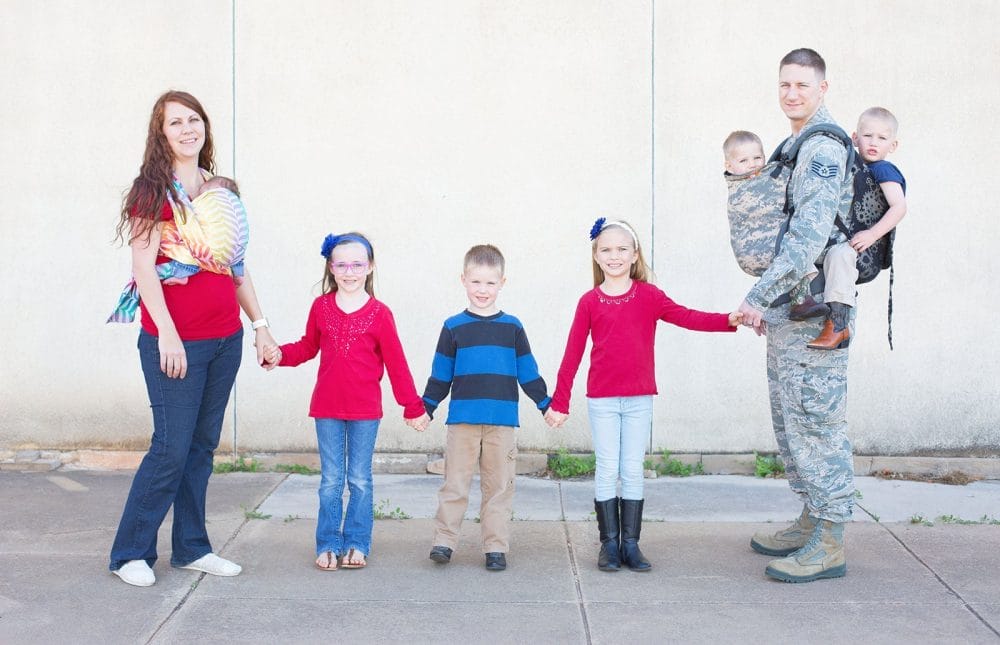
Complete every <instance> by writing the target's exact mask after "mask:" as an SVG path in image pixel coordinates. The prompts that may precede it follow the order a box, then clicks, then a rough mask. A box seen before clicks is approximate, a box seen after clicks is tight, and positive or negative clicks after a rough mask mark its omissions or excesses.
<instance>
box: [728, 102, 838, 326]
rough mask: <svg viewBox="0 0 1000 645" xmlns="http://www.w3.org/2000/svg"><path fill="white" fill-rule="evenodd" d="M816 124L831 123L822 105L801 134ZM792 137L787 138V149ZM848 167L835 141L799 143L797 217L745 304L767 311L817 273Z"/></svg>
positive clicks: (795, 192)
mask: <svg viewBox="0 0 1000 645" xmlns="http://www.w3.org/2000/svg"><path fill="white" fill-rule="evenodd" d="M817 123H835V122H834V120H833V117H831V116H830V112H829V111H828V110H827V109H826V106H825V105H821V106H820V108H819V109H818V110H817V111H816V114H814V115H813V116H812V118H811V119H809V121H808V122H807V123H806V124H805V125H804V126H803V127H802V130H800V132H803V131H805V130H806V128H808V127H810V126H813V125H816V124H817ZM795 136H797V135H795ZM795 136H792V137H791V138H789V140H788V142H787V143H786V144H785V147H784V149H785V150H787V149H788V147H789V146H790V145H791V144H792V142H793V141H794V140H795ZM846 166H847V149H846V148H844V146H843V145H842V144H840V143H839V142H837V141H835V140H834V139H831V138H830V137H826V136H822V135H817V136H813V137H810V138H809V140H808V141H806V142H804V143H803V144H802V147H801V148H800V149H799V156H798V161H797V163H796V165H795V169H794V170H793V171H792V177H791V180H790V181H789V186H790V190H791V193H792V204H793V205H794V207H795V214H794V215H793V216H792V219H791V221H790V222H789V225H788V231H787V232H786V233H785V235H784V238H783V239H782V242H781V250H780V251H779V252H778V254H777V255H776V256H775V257H774V260H773V261H772V262H771V266H770V267H768V269H767V270H766V271H765V272H764V274H763V275H761V276H760V279H759V280H758V281H757V284H755V285H754V286H753V288H752V289H750V292H749V293H748V294H747V297H746V301H747V304H749V305H750V306H751V307H753V308H755V309H758V310H760V311H764V310H766V309H767V308H768V307H770V305H771V303H772V302H774V301H775V300H777V299H778V298H779V297H781V296H782V295H784V294H786V293H788V292H789V291H791V290H792V289H793V288H794V287H795V286H796V285H797V284H798V283H799V282H801V281H802V280H804V279H805V278H806V276H807V275H809V274H810V273H813V272H814V271H816V270H817V269H816V262H817V261H818V260H819V258H820V255H821V254H822V253H823V251H824V250H825V248H826V243H827V241H828V240H829V239H830V236H831V234H832V233H833V229H834V219H835V218H836V216H837V212H838V210H839V209H840V208H841V207H842V203H843V202H842V197H843V195H844V191H845V190H850V188H851V182H850V180H849V179H848V178H847V168H846ZM841 237H843V235H842V234H841ZM845 240H846V238H845V239H844V240H840V241H845Z"/></svg>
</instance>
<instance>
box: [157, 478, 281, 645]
mask: <svg viewBox="0 0 1000 645" xmlns="http://www.w3.org/2000/svg"><path fill="white" fill-rule="evenodd" d="M288 475H289V473H285V474H284V476H283V477H281V478H280V479H278V481H277V482H276V483H275V484H274V486H272V487H271V490H269V491H267V493H265V494H264V496H263V497H262V498H261V500H260V501H259V502H257V505H256V506H254V507H253V510H255V511H256V510H257V509H258V508H260V506H261V504H263V503H264V502H266V501H267V498H268V497H270V496H271V495H272V494H274V491H276V490H278V486H281V484H282V483H284V481H285V480H286V479H288ZM249 522H250V520H249V518H247V517H246V516H245V515H244V517H243V522H242V523H241V524H240V525H239V526H237V527H236V530H235V531H233V534H232V535H231V536H229V539H228V540H226V543H225V544H223V545H222V548H221V549H219V550H218V551H217V553H222V552H223V551H225V550H226V547H228V546H229V545H230V544H232V543H233V540H235V539H236V537H237V536H238V535H239V534H240V531H242V530H243V527H244V526H246V525H247V524H249ZM207 575H208V574H207V573H202V574H201V575H199V576H198V579H197V580H195V581H194V582H192V583H191V586H190V587H188V590H187V592H186V593H185V594H184V597H183V598H181V599H180V601H179V602H178V603H177V605H176V606H175V607H174V608H173V609H171V610H170V613H169V614H167V617H166V618H164V619H163V621H162V622H161V623H160V624H159V625H157V626H156V629H154V630H153V633H152V634H150V635H149V638H148V639H146V645H150V643H152V642H153V640H154V639H156V635H157V634H159V633H160V631H162V630H163V628H164V627H166V625H167V623H169V622H170V619H171V618H173V617H174V616H176V615H177V612H179V611H180V610H181V608H182V607H183V606H184V604H185V603H187V601H188V598H190V597H191V594H193V593H194V590H195V589H197V588H198V586H199V585H200V584H201V581H202V580H204V579H205V576H207Z"/></svg>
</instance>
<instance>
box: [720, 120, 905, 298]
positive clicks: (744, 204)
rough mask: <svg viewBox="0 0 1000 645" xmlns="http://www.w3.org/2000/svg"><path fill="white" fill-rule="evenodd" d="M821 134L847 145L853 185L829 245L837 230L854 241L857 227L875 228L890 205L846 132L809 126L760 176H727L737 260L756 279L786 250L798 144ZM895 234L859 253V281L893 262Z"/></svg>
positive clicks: (776, 154)
mask: <svg viewBox="0 0 1000 645" xmlns="http://www.w3.org/2000/svg"><path fill="white" fill-rule="evenodd" d="M819 134H822V135H825V136H828V137H830V138H832V139H835V140H837V141H840V142H841V143H842V144H843V145H844V146H845V147H846V148H847V174H848V177H849V178H850V179H851V183H852V186H853V190H845V191H843V193H842V196H841V201H840V209H839V211H838V213H837V217H836V220H835V224H836V230H833V231H831V232H830V241H829V242H828V243H827V246H831V245H833V244H836V243H837V242H838V241H839V238H840V236H839V235H838V234H837V231H839V232H840V233H842V234H843V236H844V237H846V238H847V239H851V237H853V235H854V234H855V233H857V232H858V231H862V230H865V229H868V228H871V226H872V225H873V224H875V222H877V221H878V220H880V219H881V218H882V216H883V215H885V212H886V211H887V210H888V209H889V205H888V203H887V202H886V200H885V196H884V195H883V194H882V190H881V188H879V186H878V184H877V183H876V182H875V179H874V177H872V174H871V172H870V171H869V170H868V167H867V166H865V164H864V163H863V162H862V160H861V159H860V158H859V157H858V156H857V155H856V154H855V151H854V145H853V143H852V142H851V139H850V137H848V136H847V133H846V132H844V131H843V130H841V129H840V128H839V127H837V126H836V125H833V124H832V123H820V124H818V125H814V126H812V127H810V128H808V129H806V130H805V131H804V132H803V133H802V134H801V135H800V136H799V138H798V139H797V140H796V141H795V143H793V144H792V146H791V147H790V148H789V149H788V151H787V152H785V153H782V152H781V149H782V147H784V145H785V144H784V142H782V143H781V145H779V146H778V148H777V149H776V150H775V151H774V154H772V155H771V158H770V159H768V162H767V165H765V166H764V167H763V168H761V169H760V171H759V172H758V173H757V174H756V175H729V174H727V175H726V183H727V185H728V187H729V205H728V209H727V210H728V215H729V241H730V243H731V244H732V247H733V254H734V255H735V256H736V262H737V264H739V266H740V268H741V269H743V271H745V272H746V273H749V274H750V275H752V276H754V277H760V276H761V275H762V274H763V273H764V271H766V270H767V268H768V267H769V266H771V261H772V260H774V256H775V255H777V254H778V251H779V250H780V249H781V240H782V238H783V237H784V235H785V232H786V231H787V230H788V223H789V221H790V220H791V218H792V215H793V214H794V208H795V207H794V205H793V203H792V195H791V192H790V189H789V180H790V179H791V176H792V171H793V170H794V169H795V162H796V160H797V158H798V154H799V148H800V147H801V146H802V144H803V142H805V141H806V139H808V138H810V137H812V136H814V135H819ZM894 235H895V231H893V232H891V233H889V234H887V235H886V236H884V237H883V238H882V239H880V240H879V241H878V242H876V243H875V244H873V245H871V246H870V247H869V248H868V249H866V250H865V251H863V252H862V253H860V254H858V284H864V283H866V282H870V281H872V280H874V279H875V276H877V275H878V274H879V271H881V270H882V269H887V268H889V267H890V266H891V264H892V241H893V237H894ZM824 255H825V252H824V253H821V254H820V256H819V257H818V258H817V259H816V263H817V265H822V263H823V257H824ZM821 275H822V273H821Z"/></svg>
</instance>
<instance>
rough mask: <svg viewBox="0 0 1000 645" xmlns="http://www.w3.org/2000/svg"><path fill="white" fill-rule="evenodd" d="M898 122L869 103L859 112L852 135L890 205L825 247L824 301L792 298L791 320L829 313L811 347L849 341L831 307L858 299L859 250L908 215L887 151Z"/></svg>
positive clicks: (891, 147)
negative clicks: (862, 226) (847, 236)
mask: <svg viewBox="0 0 1000 645" xmlns="http://www.w3.org/2000/svg"><path fill="white" fill-rule="evenodd" d="M898 128H899V122H898V121H897V120H896V117H895V116H893V114H892V112H890V111H889V110H886V109H885V108H880V107H873V108H868V109H867V110H865V111H864V112H862V113H861V116H860V117H858V127H857V130H856V131H855V132H854V133H853V134H852V135H851V139H852V140H853V141H854V145H855V146H857V148H858V155H859V156H860V157H861V159H862V160H864V163H865V165H866V166H867V167H868V170H869V171H870V172H871V175H872V177H873V179H874V180H875V182H876V183H877V184H878V188H879V190H880V191H881V196H882V197H883V198H884V204H882V205H881V206H880V208H885V209H886V210H885V214H883V215H882V217H881V219H879V220H878V221H877V222H875V223H874V224H873V225H872V226H871V228H867V229H863V230H861V231H858V232H857V233H855V234H854V235H853V236H851V239H850V240H848V241H847V242H841V243H840V244H835V245H833V246H831V247H830V249H829V250H828V251H827V253H826V257H825V258H824V260H823V275H824V278H825V287H824V289H823V303H817V302H816V301H815V300H814V299H813V298H812V296H810V295H805V297H804V298H802V299H795V298H793V305H792V308H791V309H790V310H789V318H791V319H792V320H806V319H807V318H816V317H820V316H826V323H825V324H824V326H823V330H822V331H821V332H820V334H819V336H817V337H816V338H814V339H813V340H812V341H810V342H808V343H806V345H807V346H808V347H810V348H812V349H840V348H842V347H847V345H848V344H849V343H850V335H851V333H850V330H849V329H848V326H847V325H836V324H835V322H834V318H835V316H833V313H834V312H835V310H837V309H849V308H850V307H853V306H855V304H856V302H857V298H856V294H857V291H856V289H855V283H856V282H857V280H858V254H859V253H863V252H864V251H865V250H866V249H868V247H870V246H872V245H873V244H875V243H876V242H878V241H879V240H880V239H881V238H882V237H884V236H886V235H889V234H890V233H891V232H892V231H893V230H894V229H895V228H896V225H897V224H899V222H900V220H902V219H903V216H904V215H906V196H905V195H906V179H904V178H903V174H902V173H901V172H900V171H899V168H897V167H896V166H895V165H894V164H892V163H891V162H889V161H886V160H885V158H886V157H887V156H888V155H889V153H891V152H893V151H895V150H896V146H897V145H898V141H897V140H896V130H897V129H898ZM876 192H878V191H876ZM890 293H891V291H890ZM890 345H891V336H890Z"/></svg>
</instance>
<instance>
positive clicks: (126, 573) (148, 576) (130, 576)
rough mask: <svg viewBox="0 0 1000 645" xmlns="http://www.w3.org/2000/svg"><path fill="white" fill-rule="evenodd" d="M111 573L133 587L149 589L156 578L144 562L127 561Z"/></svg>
mask: <svg viewBox="0 0 1000 645" xmlns="http://www.w3.org/2000/svg"><path fill="white" fill-rule="evenodd" d="M111 573H113V574H115V575H116V576H118V577H119V578H121V579H122V580H124V581H125V582H127V583H128V584H130V585H133V586H135V587H149V586H151V585H152V584H153V583H154V582H156V576H155V575H154V574H153V570H152V569H150V568H149V565H148V564H146V561H145V560H129V561H128V562H126V563H125V564H123V565H122V566H121V567H119V568H118V570H117V571H112V572H111Z"/></svg>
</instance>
